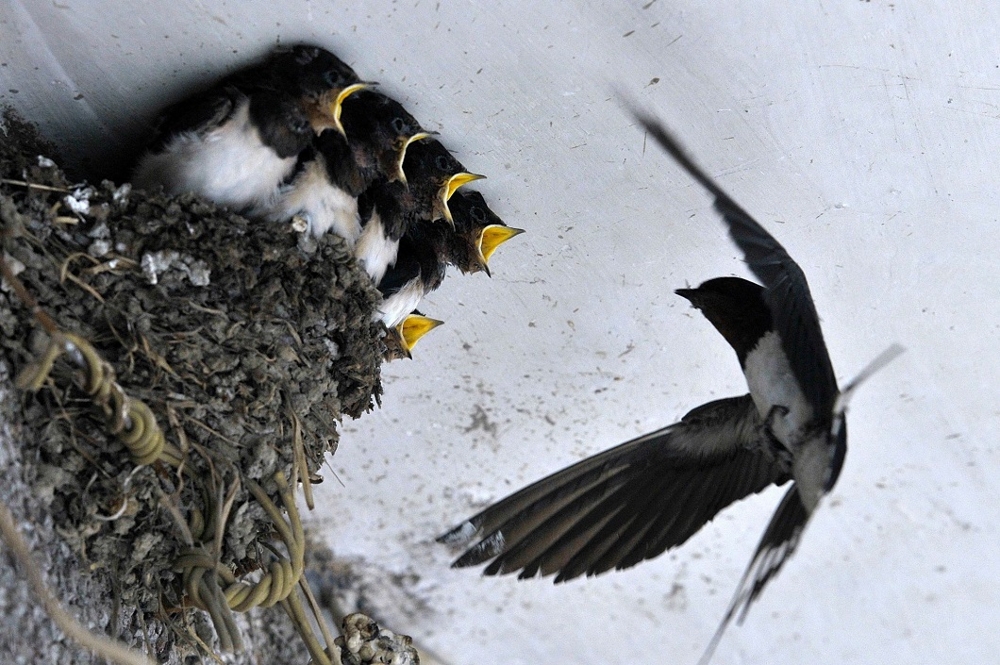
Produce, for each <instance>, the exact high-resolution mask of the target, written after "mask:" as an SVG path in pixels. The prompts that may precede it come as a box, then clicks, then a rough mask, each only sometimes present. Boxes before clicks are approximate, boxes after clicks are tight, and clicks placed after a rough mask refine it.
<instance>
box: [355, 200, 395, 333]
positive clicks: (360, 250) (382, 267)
mask: <svg viewBox="0 0 1000 665" xmlns="http://www.w3.org/2000/svg"><path fill="white" fill-rule="evenodd" d="M384 228H385V227H384V226H383V225H382V218H381V217H380V216H379V213H378V210H375V211H374V212H372V217H371V219H369V220H368V222H367V223H366V224H365V226H364V228H363V229H362V230H361V237H359V238H358V245H357V247H355V248H354V256H355V257H356V258H357V259H358V261H362V262H364V264H365V271H366V272H367V273H368V276H369V277H371V278H372V281H373V282H375V283H376V284H378V283H379V282H381V281H382V278H383V277H385V271H386V270H388V269H389V266H391V265H393V264H394V263H396V253H397V252H398V251H399V242H398V241H396V240H390V239H389V238H388V237H386V235H385V231H384ZM407 314H409V312H407Z"/></svg>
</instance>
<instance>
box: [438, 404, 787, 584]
mask: <svg viewBox="0 0 1000 665" xmlns="http://www.w3.org/2000/svg"><path fill="white" fill-rule="evenodd" d="M759 425H760V420H759V416H758V414H757V410H756V407H755V406H754V404H753V401H752V400H751V398H750V396H749V395H744V396H742V397H733V398H728V399H723V400H718V401H715V402H711V403H710V404H706V405H704V406H701V407H698V408H697V409H695V410H694V411H692V412H691V413H689V414H688V415H686V416H685V417H684V418H683V419H682V420H681V422H679V423H676V424H674V425H671V426H669V427H666V428H664V429H661V430H658V431H656V432H652V433H650V434H647V435H645V436H642V437H639V438H637V439H634V440H632V441H629V442H627V443H623V444H621V445H620V446H617V447H615V448H612V449H610V450H607V451H605V452H603V453H599V454H597V455H594V456H593V457H590V458H588V459H585V460H583V461H582V462H579V463H577V464H575V465H573V466H571V467H569V468H567V469H564V470H562V471H559V472H557V473H555V474H553V475H551V476H549V477H547V478H544V479H542V480H540V481H538V482H536V483H534V484H533V485H530V486H528V487H526V488H525V489H523V490H521V491H519V492H517V493H515V494H513V495H511V496H509V497H507V498H506V499H503V500H502V501H500V502H498V503H496V504H494V505H493V506H490V507H489V508H487V509H486V510H484V511H483V512H481V513H479V514H478V515H476V516H475V517H473V518H471V519H470V520H468V521H466V522H464V523H462V524H461V525H459V526H457V527H456V528H454V529H453V530H451V531H450V532H448V533H446V534H445V535H443V536H441V537H440V538H439V539H438V540H439V541H441V542H445V543H458V544H465V543H468V542H470V541H472V540H473V539H475V538H479V539H480V540H479V542H478V543H477V544H475V545H474V546H473V547H471V548H470V549H469V550H468V551H466V552H465V554H463V555H462V556H461V557H460V558H459V559H458V560H457V561H456V562H455V564H454V565H456V566H460V567H461V566H473V565H477V564H480V563H484V562H486V561H488V560H489V559H494V560H493V562H492V563H491V564H490V565H489V566H488V567H487V568H486V571H485V572H486V574H490V575H493V574H503V573H510V572H514V571H517V570H520V571H521V574H520V577H531V576H534V575H535V574H538V573H541V574H542V575H550V574H554V573H558V575H557V577H556V581H557V582H559V581H562V580H567V579H571V578H573V577H576V576H578V575H582V574H587V575H596V574H598V573H601V572H604V571H606V570H609V569H611V568H619V569H621V568H627V567H629V566H632V565H635V564H636V563H638V562H640V561H642V560H644V559H649V558H652V557H654V556H656V555H658V554H660V553H662V552H663V551H664V550H666V549H668V548H671V547H674V546H677V545H680V544H681V543H683V542H684V541H685V540H687V539H688V538H689V537H690V536H691V535H693V534H694V533H695V532H697V531H698V530H699V529H700V528H701V527H702V526H703V525H704V524H705V523H706V522H708V521H709V520H711V519H712V518H713V517H714V516H715V515H716V514H717V513H718V512H719V511H720V510H721V509H722V508H725V507H726V506H728V505H729V504H730V503H732V502H733V501H736V500H738V499H741V498H743V497H745V496H747V495H749V494H753V493H755V492H759V491H761V490H762V489H764V488H765V487H767V486H769V485H771V484H772V483H778V484H781V483H783V482H785V481H786V480H787V479H788V478H789V475H788V469H787V468H786V467H784V466H782V464H781V463H779V462H778V461H777V460H775V459H774V458H773V457H772V456H771V455H770V453H769V452H768V451H766V450H764V449H763V446H762V445H761V442H760V438H759Z"/></svg>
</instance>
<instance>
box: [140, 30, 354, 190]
mask: <svg viewBox="0 0 1000 665" xmlns="http://www.w3.org/2000/svg"><path fill="white" fill-rule="evenodd" d="M362 87H364V84H361V83H360V81H359V79H358V76H357V74H355V73H354V71H353V70H352V69H351V68H350V67H348V66H347V65H346V64H344V63H343V62H341V61H340V60H339V59H338V58H337V57H336V56H335V55H333V54H332V53H330V52H329V51H325V50H324V49H321V48H318V47H315V46H296V47H293V48H291V49H287V50H285V49H282V50H279V51H277V52H275V53H274V54H272V55H271V57H270V58H268V59H267V60H266V61H264V62H263V63H261V64H258V65H255V66H252V67H249V68H247V69H244V70H241V71H239V72H236V73H234V74H232V75H230V76H227V77H226V78H224V79H223V80H222V81H220V82H219V83H218V84H216V85H215V86H213V87H212V88H210V89H209V90H207V91H205V92H202V93H199V94H196V95H194V96H192V97H190V98H188V99H186V100H184V101H182V102H180V103H178V104H175V105H173V106H171V107H169V108H168V109H167V110H166V111H165V112H164V113H163V116H162V118H161V120H160V124H159V126H158V128H157V135H156V138H155V139H154V141H153V144H152V145H151V146H150V148H149V150H148V151H147V152H146V153H145V154H144V155H143V156H142V157H141V158H140V159H139V163H138V165H137V166H136V169H135V172H134V174H133V183H134V184H135V185H136V186H137V187H141V188H145V189H148V188H150V187H152V186H155V185H161V186H162V187H163V189H164V191H166V192H167V193H168V194H180V193H184V192H194V193H196V194H199V195H201V196H203V197H205V198H207V199H209V200H211V201H214V202H216V203H218V204H220V205H225V206H228V207H230V208H233V209H235V210H245V209H248V208H254V207H257V206H266V205H269V204H270V203H271V202H272V200H273V199H274V197H275V196H277V194H278V187H279V185H280V184H281V183H282V182H283V181H284V180H285V179H286V178H287V177H288V176H289V175H291V174H292V173H293V171H294V169H295V164H296V159H297V157H298V155H299V153H301V152H302V151H303V150H304V149H306V148H307V147H308V146H309V144H310V142H311V141H312V139H313V137H314V136H316V135H318V134H320V133H321V132H323V131H324V130H326V129H333V130H336V131H339V132H343V127H342V125H341V122H340V113H341V105H342V103H343V101H344V99H346V98H347V97H348V96H350V95H351V94H352V93H354V92H356V91H357V90H359V89H361V88H362Z"/></svg>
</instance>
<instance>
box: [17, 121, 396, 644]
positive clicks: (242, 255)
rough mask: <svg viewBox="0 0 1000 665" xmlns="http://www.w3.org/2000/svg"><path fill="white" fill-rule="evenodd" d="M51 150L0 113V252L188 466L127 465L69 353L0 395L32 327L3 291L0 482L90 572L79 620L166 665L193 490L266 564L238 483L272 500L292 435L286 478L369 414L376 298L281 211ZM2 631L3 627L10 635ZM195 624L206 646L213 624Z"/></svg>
mask: <svg viewBox="0 0 1000 665" xmlns="http://www.w3.org/2000/svg"><path fill="white" fill-rule="evenodd" d="M52 154H53V153H52V152H51V148H50V147H48V146H45V145H44V144H42V143H40V142H39V141H38V139H37V136H35V135H34V133H33V131H32V129H31V127H30V126H28V125H25V124H23V123H21V122H20V121H19V120H18V119H17V118H15V117H13V116H11V115H9V114H8V115H7V116H6V117H5V118H4V122H3V130H2V131H0V177H2V178H4V182H3V184H0V223H2V232H3V251H4V253H5V258H6V260H7V261H8V264H9V265H10V266H11V267H12V268H13V269H14V270H15V272H17V273H18V277H19V279H20V280H21V281H22V282H23V283H24V285H25V286H26V288H27V290H28V291H29V292H30V293H31V294H32V295H33V296H34V297H35V298H36V299H37V300H38V303H39V305H40V306H41V308H42V309H44V311H45V312H46V313H47V314H48V315H49V316H51V317H52V318H53V319H54V320H55V322H56V323H57V324H58V326H59V327H60V328H62V329H63V330H65V331H68V332H72V333H75V334H77V335H80V336H82V337H83V338H85V339H86V340H88V341H89V342H90V343H91V344H92V345H93V346H94V347H95V348H96V349H97V351H99V353H100V354H101V355H102V356H103V357H104V359H105V360H107V361H108V362H109V363H110V364H111V366H112V367H113V368H114V371H115V375H116V377H117V381H118V383H119V384H120V385H121V386H122V387H123V388H124V390H125V392H126V393H128V394H129V395H130V396H132V397H135V398H137V399H140V400H142V401H143V402H145V403H146V404H147V405H149V406H150V407H151V408H152V410H153V412H154V414H155V415H156V417H157V421H158V423H159V425H160V426H161V427H162V428H163V430H164V432H165V434H166V437H167V439H168V441H169V442H170V443H172V444H173V445H175V446H177V447H178V448H180V449H182V450H183V451H184V452H185V462H184V465H185V466H186V467H187V468H188V469H190V470H191V473H188V474H186V475H185V474H180V473H178V472H177V471H176V469H173V468H170V467H169V466H167V465H163V464H153V465H151V466H149V467H142V468H139V469H138V471H137V470H136V467H135V466H134V464H133V463H132V462H131V461H130V459H129V457H128V455H127V454H126V452H125V451H124V450H123V449H122V447H121V446H120V444H118V443H117V442H116V441H115V440H114V438H113V437H111V436H109V435H108V432H107V428H106V425H105V422H104V420H103V419H102V418H100V417H99V414H98V413H96V412H95V409H94V408H93V404H92V401H91V400H90V399H89V398H88V397H87V396H86V395H85V394H84V393H83V392H82V391H80V390H79V389H78V388H76V387H75V386H74V384H73V376H74V372H78V371H79V370H78V369H77V368H75V367H74V366H73V365H72V364H71V363H69V362H65V361H60V362H57V363H56V365H55V367H54V370H53V372H52V375H51V377H50V380H49V381H48V383H47V384H46V386H45V387H44V388H43V389H42V390H40V391H38V392H37V393H23V392H20V391H17V390H15V389H13V387H12V383H11V382H12V377H14V376H16V375H17V374H18V373H19V372H20V371H21V370H23V368H24V367H25V366H27V365H28V364H29V363H31V362H32V361H34V360H35V359H37V358H38V356H39V355H40V353H42V352H43V351H44V349H45V347H46V344H47V340H48V337H47V336H46V335H45V334H44V333H43V332H42V331H41V329H40V328H39V326H38V325H37V324H36V322H35V320H34V319H33V316H32V313H31V311H30V310H29V308H28V307H26V306H25V304H24V303H23V302H21V300H20V299H19V298H17V297H16V296H15V294H14V293H13V292H12V291H11V290H10V289H9V288H6V287H5V288H4V289H3V290H0V393H2V396H3V398H4V407H3V413H2V414H0V440H2V441H0V443H2V444H3V445H6V446H7V448H6V450H3V453H4V454H3V455H2V457H4V458H6V457H9V458H10V459H9V460H6V459H5V460H4V461H5V462H7V464H6V466H5V468H4V470H3V474H4V477H3V478H2V479H0V480H3V481H9V482H5V483H4V487H3V488H0V495H3V494H6V496H2V498H3V499H4V500H5V501H6V502H8V504H9V505H11V506H12V508H14V509H15V513H18V514H19V516H20V517H21V518H22V519H24V520H27V521H31V522H33V523H35V524H38V525H40V526H39V529H40V530H44V529H48V528H51V530H52V531H54V532H55V533H58V535H59V538H60V540H61V544H60V545H59V547H58V548H56V549H59V548H61V549H62V550H63V554H62V555H60V556H62V557H63V559H61V560H62V561H64V563H65V561H69V560H70V559H72V558H73V557H75V558H76V560H77V561H78V563H79V566H80V570H83V569H87V570H89V571H93V573H92V575H90V577H91V578H94V579H93V580H89V581H87V584H95V585H96V587H95V588H97V589H100V590H101V591H100V592H101V593H108V594H109V595H108V598H107V599H106V601H107V602H106V603H104V604H103V608H102V611H100V612H98V614H97V616H96V617H95V618H94V619H92V620H93V621H95V622H96V623H97V625H98V626H99V627H100V628H102V629H103V628H105V627H107V629H108V631H109V632H110V633H112V634H116V635H117V636H118V637H120V638H121V639H122V640H123V641H125V642H126V643H130V644H134V645H136V646H140V647H144V648H148V649H149V650H150V652H151V653H154V654H156V655H158V656H159V657H160V658H161V659H166V660H172V659H174V658H175V657H176V654H175V653H174V651H175V649H174V647H175V646H178V639H179V640H180V641H181V642H184V641H185V638H184V636H185V635H189V634H191V630H192V626H194V629H197V627H198V624H199V621H200V622H202V624H203V623H204V620H203V619H199V618H198V617H197V616H196V615H197V614H198V613H197V612H192V611H191V610H187V609H184V608H185V598H184V594H183V591H182V589H181V588H180V587H179V583H178V579H177V578H178V575H177V573H176V572H175V571H174V570H173V562H174V560H175V559H176V557H177V554H178V552H179V551H180V549H181V548H182V547H184V546H185V540H188V541H190V535H191V534H190V533H185V532H186V531H192V530H193V532H194V534H195V540H197V535H198V533H199V532H200V531H199V528H198V526H197V525H198V524H201V523H207V524H209V525H212V519H213V516H212V515H211V514H208V513H210V511H211V508H210V507H206V505H205V499H206V496H208V497H229V496H232V497H233V501H232V503H231V505H230V506H229V509H228V511H227V512H226V515H225V517H226V519H225V524H224V527H223V530H222V532H223V534H224V538H223V542H222V545H221V552H220V561H221V563H222V564H223V565H225V566H227V567H229V568H230V569H231V570H233V571H235V572H236V573H237V574H243V573H246V572H248V571H249V572H252V571H254V570H257V569H260V568H261V567H262V566H264V565H265V564H266V563H267V560H268V554H267V552H268V549H267V547H268V543H269V539H270V538H271V536H272V535H273V529H272V526H271V522H270V520H269V519H268V518H267V517H266V516H265V515H264V513H263V511H262V510H261V508H260V506H259V505H258V504H257V503H256V502H254V501H253V499H252V498H251V497H250V495H249V494H248V492H247V491H246V487H245V484H246V481H248V480H252V481H255V482H257V483H259V484H260V485H261V486H262V487H263V488H264V489H265V490H267V491H268V492H269V493H271V494H272V495H274V493H275V484H274V482H273V479H274V476H275V473H276V472H279V471H281V472H284V473H285V474H288V475H289V477H290V470H291V468H292V463H293V454H294V453H293V442H294V441H296V440H298V441H300V442H301V444H302V448H303V449H304V451H305V464H306V467H307V469H306V470H301V469H300V473H306V472H308V473H309V474H310V476H312V477H314V478H316V477H318V476H319V475H320V465H321V463H322V460H323V456H324V454H325V453H327V452H332V451H335V450H336V447H337V441H338V434H337V425H338V421H340V420H341V418H342V417H343V416H350V417H358V416H360V415H361V414H362V413H364V412H365V411H366V410H368V409H370V408H372V406H373V402H374V400H376V399H377V398H378V397H379V395H380V393H381V386H380V383H379V367H380V363H381V359H382V353H383V346H382V341H381V335H382V330H381V326H379V325H378V324H373V323H372V321H371V318H372V313H373V312H374V310H375V307H376V306H377V304H378V302H379V294H378V292H377V290H376V289H375V288H374V287H373V286H372V285H371V281H370V280H369V279H368V277H367V275H366V274H365V273H364V271H363V270H361V269H359V267H358V265H357V264H356V262H355V260H354V258H353V256H352V254H351V252H350V250H349V249H348V248H347V246H346V245H345V244H344V242H343V241H342V240H341V239H340V238H338V237H336V236H335V235H333V234H328V235H327V236H326V237H324V238H322V239H320V240H318V241H308V242H307V241H304V240H303V239H302V238H301V237H300V234H298V233H296V232H295V231H294V230H293V229H292V228H291V227H290V226H288V225H282V224H273V225H268V224H262V223H258V222H250V221H248V220H246V219H244V218H243V217H241V216H239V215H236V214H234V213H232V212H229V211H228V210H225V209H223V208H217V207H215V206H214V205H212V204H209V203H206V202H204V201H202V200H200V199H197V198H195V197H191V196H180V197H166V196H163V195H161V194H157V193H145V192H139V191H133V190H130V188H129V187H128V186H127V185H124V186H116V185H114V184H112V183H109V182H105V183H102V184H101V185H98V186H81V185H75V184H73V183H69V182H66V180H65V178H64V176H63V174H62V173H61V171H60V170H59V169H58V167H57V166H56V164H55V163H54V162H53V161H52V160H51V159H50V158H49V157H50V156H51V155H52ZM4 422H6V426H4ZM12 442H16V445H15V444H14V443H12ZM2 447H3V446H0V448H2ZM188 478H197V479H199V482H191V481H189V480H188ZM201 480H204V482H201ZM208 503H209V504H211V503H212V502H211V501H209V502H208ZM279 505H280V504H279ZM192 525H194V526H192ZM43 527H44V529H43ZM211 528H212V529H214V528H215V526H214V525H213V526H211ZM43 567H44V566H43ZM70 572H71V571H68V570H67V573H66V575H70ZM76 574H77V572H76V571H72V575H76ZM94 580H96V581H94ZM88 593H89V592H88ZM93 600H94V599H93V598H89V599H88V602H91V603H92V602H93ZM0 604H2V600H0ZM99 605H100V604H99ZM102 614H103V616H102ZM7 616H11V615H10V614H8V615H7ZM278 616H279V614H278V613H275V617H278ZM12 620H13V619H12ZM164 626H168V627H170V628H171V629H170V630H168V629H165V628H164ZM19 630H20V629H19V628H18V627H17V626H4V632H6V633H7V634H8V635H10V636H12V637H11V639H18V638H17V637H14V636H16V635H23V633H20V632H17V631H19ZM11 631H15V632H11ZM197 632H198V633H199V635H201V637H202V639H206V638H207V639H208V640H211V637H212V636H211V631H210V630H208V631H202V630H197ZM202 633H204V634H202ZM193 643H194V641H193V640H192V641H191V642H189V643H188V644H187V647H189V648H191V645H192V644H193ZM3 651H4V648H3V645H2V644H0V653H2V652H3ZM14 651H15V652H16V653H22V652H21V651H17V650H16V649H15V650H14ZM180 651H187V652H189V653H190V652H191V651H190V650H189V649H188V648H186V649H181V650H180ZM258 655H259V652H258ZM66 662H69V661H66ZM303 662H304V661H303Z"/></svg>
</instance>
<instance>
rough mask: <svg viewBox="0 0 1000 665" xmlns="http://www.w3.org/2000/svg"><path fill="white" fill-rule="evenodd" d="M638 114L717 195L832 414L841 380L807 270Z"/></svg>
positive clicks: (789, 347) (791, 348)
mask: <svg viewBox="0 0 1000 665" xmlns="http://www.w3.org/2000/svg"><path fill="white" fill-rule="evenodd" d="M633 113H634V115H635V117H636V119H637V120H638V121H639V122H640V123H641V124H642V125H643V127H645V129H646V131H647V132H649V134H650V135H652V136H653V138H654V139H656V141H657V143H659V144H660V146H661V147H662V148H663V149H664V150H665V151H666V152H667V153H668V154H669V155H670V156H671V157H673V158H674V159H675V160H676V161H677V163H678V164H680V165H681V166H682V167H683V168H684V170H685V171H687V172H688V173H689V174H690V175H691V177H692V178H694V179H695V180H697V181H698V183H699V184H701V185H702V186H703V187H704V188H705V189H707V190H708V191H709V192H710V193H711V194H712V196H714V197H715V208H716V210H718V211H719V213H720V214H721V215H722V217H723V219H725V221H726V224H727V225H728V227H729V235H730V237H731V238H732V239H733V241H734V242H735V243H736V244H737V246H739V248H740V249H741V250H742V251H743V255H744V259H745V260H746V263H747V265H748V266H749V267H750V270H751V271H753V273H754V275H756V276H757V278H758V279H760V280H761V281H762V282H763V283H764V286H765V287H766V291H765V293H764V300H765V302H767V304H768V308H769V309H770V310H771V316H772V319H773V325H774V328H775V330H776V331H777V332H778V334H779V335H780V336H781V340H782V346H783V348H784V351H785V353H786V354H787V355H788V358H789V362H790V363H791V366H792V372H793V373H794V374H795V378H796V380H797V381H798V383H799V385H800V386H801V388H802V390H803V392H804V393H805V395H806V398H807V399H808V400H809V403H810V404H812V405H813V408H814V410H815V411H816V412H818V413H830V412H831V411H832V409H833V404H834V401H835V400H836V398H837V381H836V377H835V376H834V373H833V366H832V365H831V363H830V355H829V354H828V353H827V350H826V343H825V342H824V341H823V332H822V331H821V330H820V326H819V315H818V314H817V313H816V307H815V305H814V304H813V300H812V294H811V293H810V292H809V284H808V282H807V281H806V277H805V274H804V273H803V272H802V269H801V268H800V267H799V265H798V264H797V263H796V262H795V261H794V260H793V259H792V257H791V256H789V255H788V252H787V251H785V248H784V247H782V246H781V243H779V242H778V241H777V240H775V238H774V237H773V236H772V235H771V234H770V233H768V232H767V231H766V230H765V229H764V227H763V226H761V225H760V224H759V223H758V222H757V221H756V220H755V219H754V218H753V217H751V216H750V214H749V213H747V211H745V210H744V209H743V208H741V207H740V206H739V204H737V203H736V202H735V201H734V200H733V199H732V198H731V197H730V196H729V195H728V194H726V192H725V191H724V190H723V189H722V188H721V187H719V185H718V184H717V183H716V182H715V181H714V180H713V179H712V178H711V177H709V175H708V174H707V173H705V172H704V171H703V170H702V169H701V168H699V167H698V166H697V165H696V164H695V163H694V162H693V161H692V160H691V158H690V157H688V156H687V153H685V152H684V150H683V149H682V148H681V147H680V144H679V143H678V142H677V141H676V140H675V139H674V137H673V136H671V134H670V132H669V131H667V129H666V128H665V127H664V126H663V125H662V124H661V123H660V122H659V121H658V120H657V119H655V118H653V117H651V116H648V115H644V114H642V113H640V112H638V111H633Z"/></svg>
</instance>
